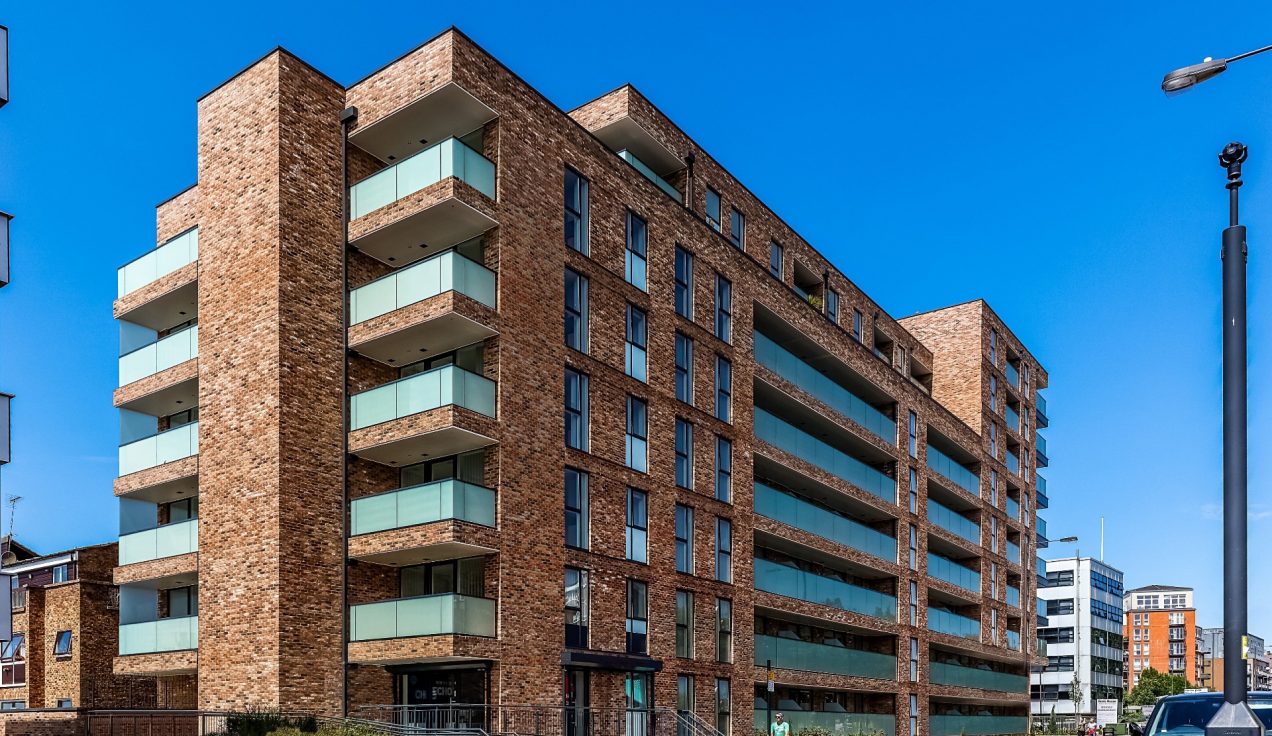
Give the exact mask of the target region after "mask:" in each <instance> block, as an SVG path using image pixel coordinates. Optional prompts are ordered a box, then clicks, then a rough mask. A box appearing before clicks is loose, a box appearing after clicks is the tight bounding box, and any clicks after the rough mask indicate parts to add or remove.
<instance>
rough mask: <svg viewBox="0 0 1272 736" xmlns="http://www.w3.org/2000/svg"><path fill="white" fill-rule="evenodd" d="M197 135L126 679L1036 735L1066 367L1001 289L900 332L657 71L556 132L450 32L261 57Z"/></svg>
mask: <svg viewBox="0 0 1272 736" xmlns="http://www.w3.org/2000/svg"><path fill="white" fill-rule="evenodd" d="M739 124H746V122H745V121H740V122H739ZM198 151H199V157H198V181H197V183H196V184H195V185H194V186H192V187H191V188H189V189H187V190H186V191H184V192H181V193H179V194H177V195H176V196H174V197H173V198H172V199H170V200H168V201H166V202H164V203H162V204H160V205H159V207H158V213H157V243H158V246H157V247H156V249H155V250H153V251H150V252H149V253H147V254H145V255H143V256H141V257H140V258H138V259H137V260H135V261H133V262H131V263H129V264H127V265H125V266H124V267H122V268H121V269H120V272H119V298H118V299H117V300H116V301H115V304H114V314H115V316H116V318H118V319H119V320H120V321H121V324H122V326H123V329H122V330H121V335H122V336H123V341H124V345H123V346H122V351H121V352H123V357H121V359H120V372H121V385H120V388H119V389H118V390H117V391H116V393H115V397H114V402H115V405H116V406H117V407H118V408H119V409H120V411H121V422H122V425H123V434H124V436H125V439H126V440H127V441H126V442H125V444H124V445H123V446H122V447H121V448H120V458H119V461H120V476H119V478H118V479H117V481H116V484H115V493H116V495H117V496H118V497H119V499H120V503H121V514H120V518H121V520H122V526H121V529H120V532H121V538H120V565H119V567H117V568H116V570H115V578H114V579H115V582H116V583H118V584H119V585H120V587H121V592H120V656H119V657H118V658H117V659H116V660H115V671H116V672H117V673H145V674H166V675H180V676H184V677H189V678H191V679H192V680H194V681H195V683H196V687H197V690H198V705H199V707H201V708H205V709H216V710H225V709H235V708H242V707H248V706H266V707H280V708H285V709H288V710H313V711H318V712H323V713H333V714H334V713H340V712H342V711H349V712H356V713H360V714H369V715H372V716H380V715H384V714H388V715H391V716H393V717H399V716H402V715H403V714H406V717H410V718H416V719H423V720H426V719H428V718H437V719H439V723H440V722H442V719H445V720H444V723H443V725H449V726H454V725H462V724H463V723H466V722H468V721H469V719H470V716H471V714H474V713H475V714H477V715H476V716H471V717H480V718H485V719H488V720H487V721H486V723H485V724H483V725H489V726H491V727H496V728H502V729H503V730H520V728H519V724H518V723H517V722H515V721H516V719H517V718H519V717H527V718H531V717H532V718H534V719H535V723H536V724H538V726H539V727H540V728H542V727H543V724H545V723H547V724H551V723H556V724H557V725H558V726H559V727H560V730H561V731H563V732H565V733H570V734H574V733H584V732H587V730H588V728H592V730H593V732H596V733H600V732H603V731H613V732H615V733H617V732H621V731H626V732H627V733H642V732H643V731H644V730H645V729H647V728H648V725H649V719H650V718H654V717H656V716H657V714H658V713H663V714H664V715H665V716H666V717H665V718H663V719H662V720H661V721H660V722H661V723H671V722H676V723H680V724H682V725H683V726H684V728H686V729H690V730H692V731H693V732H695V733H704V732H710V731H712V730H718V731H720V732H723V733H724V734H726V735H727V734H734V735H736V736H743V735H744V734H749V733H750V732H751V731H752V729H760V730H762V731H763V730H767V725H768V722H769V720H770V719H771V718H772V717H773V716H774V714H775V713H776V712H777V711H778V710H780V711H782V712H783V713H784V714H785V715H786V716H787V717H788V718H789V719H790V721H791V722H792V723H793V724H794V725H795V727H796V729H797V730H798V729H800V728H803V727H806V726H815V725H819V726H825V727H827V728H830V729H831V730H835V731H837V732H838V731H842V732H856V731H863V732H872V731H873V732H885V733H889V734H893V733H896V734H918V733H923V734H945V733H959V732H961V731H966V732H968V733H982V734H986V733H1019V732H1022V731H1024V730H1025V728H1026V720H1027V715H1026V713H1027V705H1028V684H1027V677H1026V674H1025V673H1026V672H1027V671H1028V666H1029V664H1030V662H1031V659H1032V658H1033V657H1034V656H1035V655H1036V649H1035V643H1034V641H1033V637H1032V636H1031V634H1030V632H1032V631H1033V630H1034V627H1035V622H1036V618H1035V617H1036V602H1035V589H1036V580H1035V575H1036V573H1035V570H1036V562H1035V559H1036V558H1035V550H1036V549H1037V547H1039V546H1044V545H1045V544H1046V539H1045V527H1044V525H1043V522H1042V521H1041V520H1040V519H1037V518H1036V510H1037V509H1038V508H1039V507H1045V505H1046V495H1045V493H1044V492H1042V489H1041V488H1040V486H1041V484H1042V482H1043V481H1042V479H1041V478H1040V477H1038V476H1037V474H1036V471H1037V469H1038V468H1039V467H1042V466H1044V465H1045V464H1046V462H1047V459H1046V454H1045V446H1044V443H1043V440H1042V438H1041V437H1039V436H1038V434H1037V430H1038V429H1039V428H1040V427H1045V426H1046V421H1047V420H1046V415H1045V411H1044V408H1043V402H1042V397H1041V396H1040V395H1039V393H1038V392H1039V390H1041V389H1043V388H1045V387H1046V386H1047V373H1046V371H1045V370H1044V369H1043V368H1042V366H1041V365H1040V364H1039V362H1038V361H1037V360H1036V359H1035V358H1034V357H1033V356H1032V355H1031V354H1030V352H1029V351H1028V350H1027V349H1026V348H1025V346H1024V345H1023V344H1022V343H1021V342H1020V341H1019V340H1018V339H1017V338H1016V337H1015V335H1014V334H1013V333H1012V332H1011V330H1010V329H1009V328H1008V327H1007V326H1006V324H1004V322H1003V321H1002V320H1001V319H1000V318H999V316H998V315H997V314H995V313H994V311H993V310H991V309H990V308H989V306H988V305H987V304H986V303H985V302H983V301H980V300H976V301H970V302H967V303H964V304H960V305H957V306H953V307H949V308H946V309H941V310H937V311H932V312H927V313H924V314H919V315H915V316H911V317H907V318H905V319H900V320H898V319H894V318H893V317H891V316H890V315H889V314H888V313H887V312H886V311H885V310H884V309H883V308H882V307H881V306H880V305H878V304H877V303H876V302H874V301H873V300H871V299H870V297H868V296H867V295H866V294H864V293H863V292H862V291H861V290H860V289H859V288H858V287H857V286H856V285H855V284H854V283H853V282H852V281H851V280H850V279H849V278H848V276H846V275H845V274H844V273H843V272H842V271H840V270H839V269H838V268H836V267H835V265H834V264H832V263H831V262H830V261H828V260H827V259H826V258H825V257H824V256H823V255H821V254H820V253H818V252H817V251H816V250H814V248H813V247H812V246H811V245H809V244H808V243H807V242H806V241H804V240H803V239H802V238H801V237H800V236H799V235H798V234H797V233H795V232H794V231H793V230H792V229H791V228H790V226H789V225H787V224H786V223H785V222H784V221H783V220H782V219H781V218H780V217H779V216H778V215H777V213H775V212H773V211H772V210H770V209H768V208H767V207H766V206H765V205H764V204H763V203H762V202H760V201H759V200H758V199H757V198H756V197H755V196H754V195H753V194H752V193H751V192H750V191H749V190H748V189H747V188H746V187H745V186H744V185H743V184H742V183H741V182H739V181H738V180H737V179H735V178H734V177H733V176H732V175H730V174H729V173H728V172H727V171H726V170H725V169H724V168H723V167H722V166H721V165H720V164H719V163H718V162H716V161H715V160H714V159H712V158H711V156H710V155H708V154H707V153H706V152H705V151H704V150H703V149H702V148H701V147H700V146H699V144H698V143H697V142H696V141H694V140H693V139H691V138H690V137H689V136H688V135H687V134H686V133H685V132H684V131H682V130H681V129H680V128H678V127H677V126H676V125H675V124H674V123H673V122H672V121H671V120H669V119H668V118H667V117H666V116H665V115H663V114H662V113H661V112H660V111H659V110H658V109H657V108H656V107H654V105H653V104H652V103H651V102H650V101H649V100H647V99H646V98H645V97H643V96H642V95H641V94H640V93H639V92H637V91H636V90H635V89H633V88H632V87H630V86H623V87H619V88H618V89H616V90H614V91H612V92H610V93H608V94H605V95H603V96H602V97H600V98H597V99H596V100H594V101H592V102H590V103H587V104H585V105H583V106H581V107H579V108H577V109H575V110H573V111H572V112H568V113H567V112H565V111H563V110H561V109H560V108H558V107H557V106H556V105H554V104H553V103H552V102H551V101H549V100H548V99H546V98H545V97H544V96H543V95H542V94H540V93H539V92H538V91H536V90H535V89H534V88H532V87H530V86H529V85H528V84H526V82H525V81H524V80H522V79H521V78H519V77H518V76H517V75H516V74H515V73H513V72H512V71H511V70H509V69H507V68H506V67H504V66H503V65H502V64H500V63H499V62H498V61H497V60H496V59H494V58H493V57H491V56H490V55H489V54H488V53H487V52H485V51H484V50H483V49H481V48H480V47H478V46H477V45H476V44H475V43H474V42H473V41H472V40H470V39H469V38H468V37H466V36H465V35H463V34H462V33H460V32H459V31H457V30H454V29H451V30H448V31H446V32H444V33H442V34H440V35H439V36H437V37H436V38H434V39H432V40H430V41H428V42H427V43H425V44H424V45H423V46H421V47H419V48H417V49H415V50H413V51H410V52H408V53H407V54H406V55H404V56H402V57H401V58H399V59H397V60H396V61H394V62H392V63H391V64H389V65H388V66H386V67H384V68H383V69H380V70H379V71H376V72H374V73H372V74H371V75H370V76H368V77H366V78H365V79H363V80H361V81H359V82H356V83H355V84H353V85H350V86H345V85H343V84H340V83H337V82H335V81H333V80H332V79H330V78H329V77H327V76H326V75H324V74H323V73H321V72H319V71H318V70H316V69H314V68H313V67H311V66H309V65H308V64H306V63H305V62H303V61H301V60H300V59H298V58H297V57H295V56H293V55H292V54H290V53H288V52H286V51H284V50H281V49H279V50H276V51H273V52H271V53H269V54H267V55H266V56H265V57H263V58H262V59H260V60H258V61H257V62H255V63H253V64H252V65H251V66H249V67H248V68H246V69H244V70H243V71H242V72H240V73H239V74H238V75H236V76H234V77H233V78H231V79H230V80H228V81H227V82H225V83H224V84H222V85H221V86H219V87H217V88H216V89H214V90H212V91H211V92H209V93H208V94H207V95H205V96H204V97H203V98H201V99H200V100H199V102H198ZM346 194H347V198H346ZM769 682H772V687H771V689H770V687H769V686H768V683H769ZM457 704H461V705H462V704H468V705H472V706H474V707H473V708H471V709H469V710H465V709H463V708H457V707H456V706H457ZM377 706H384V707H383V708H378V707H377ZM408 708H409V709H410V710H407V709H408ZM487 708H489V709H487ZM553 710H555V715H553ZM464 713H468V714H470V715H463V714H464ZM668 714H669V715H668ZM495 717H497V718H500V719H503V720H502V721H501V722H500V723H493V722H491V720H489V719H493V718H495ZM610 717H614V719H615V720H613V721H603V720H599V719H605V718H610ZM554 718H555V720H553V719H554ZM668 718H670V719H671V720H668ZM606 723H609V724H610V725H611V726H612V728H610V727H607V726H606V725H605V724H606ZM588 724H591V725H590V726H589V725H588ZM536 732H538V733H542V732H543V731H541V730H540V731H536Z"/></svg>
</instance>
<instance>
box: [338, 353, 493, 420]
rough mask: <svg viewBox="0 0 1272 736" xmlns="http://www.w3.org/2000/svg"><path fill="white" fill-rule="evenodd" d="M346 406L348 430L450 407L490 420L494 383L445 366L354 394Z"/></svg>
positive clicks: (451, 366) (470, 373) (453, 367)
mask: <svg viewBox="0 0 1272 736" xmlns="http://www.w3.org/2000/svg"><path fill="white" fill-rule="evenodd" d="M350 403H351V407H350V411H349V416H350V421H351V426H350V429H352V430H358V429H362V428H364V427H370V426H372V425H375V424H380V423H382V422H391V421H393V420H394V419H401V418H402V417H407V416H410V415H412V414H419V413H420V412H425V411H429V410H431V409H437V408H440V407H443V406H448V405H451V404H454V405H455V406H461V407H463V408H465V409H469V410H471V411H475V412H477V413H479V414H485V415H486V416H488V417H493V416H495V382H494V381H492V380H490V379H489V378H486V377H485V376H479V375H477V374H476V373H472V372H470V371H466V370H464V369H463V368H459V367H457V366H453V365H447V366H442V367H440V368H434V369H433V370H431V371H426V372H424V373H419V374H416V375H414V376H410V377H408V378H402V379H399V380H397V381H394V382H392V383H387V384H385V385H383V386H377V387H376V388H373V389H371V390H370V391H363V392H362V393H360V394H354V395H353V397H352V398H351V399H350Z"/></svg>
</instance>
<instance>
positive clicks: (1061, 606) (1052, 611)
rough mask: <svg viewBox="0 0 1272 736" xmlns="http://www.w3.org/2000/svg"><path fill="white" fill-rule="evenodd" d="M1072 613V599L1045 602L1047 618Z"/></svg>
mask: <svg viewBox="0 0 1272 736" xmlns="http://www.w3.org/2000/svg"><path fill="white" fill-rule="evenodd" d="M1070 613H1073V599H1072V598H1058V599H1055V600H1049V601H1047V613H1046V615H1047V616H1065V615H1068V614H1070Z"/></svg>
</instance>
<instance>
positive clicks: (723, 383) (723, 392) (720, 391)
mask: <svg viewBox="0 0 1272 736" xmlns="http://www.w3.org/2000/svg"><path fill="white" fill-rule="evenodd" d="M715 374H716V375H715V415H716V419H719V420H721V421H724V422H729V421H732V420H733V364H732V363H730V362H729V359H728V358H726V357H724V356H723V355H717V356H716V370H715Z"/></svg>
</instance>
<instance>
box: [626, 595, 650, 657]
mask: <svg viewBox="0 0 1272 736" xmlns="http://www.w3.org/2000/svg"><path fill="white" fill-rule="evenodd" d="M648 633H649V587H648V586H647V585H646V584H645V583H643V582H641V581H640V580H631V579H629V580H628V581H627V653H628V654H645V653H646V652H648V651H649V641H648Z"/></svg>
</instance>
